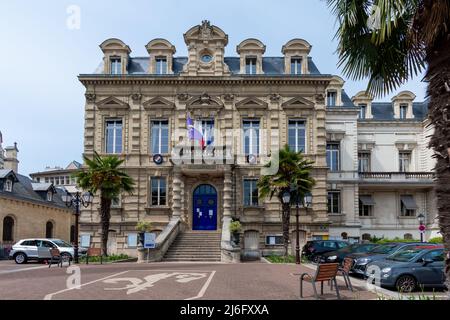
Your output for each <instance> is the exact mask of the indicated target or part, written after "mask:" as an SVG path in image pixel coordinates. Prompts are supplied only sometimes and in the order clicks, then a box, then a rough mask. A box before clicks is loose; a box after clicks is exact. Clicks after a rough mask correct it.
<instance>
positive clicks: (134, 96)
mask: <svg viewBox="0 0 450 320" xmlns="http://www.w3.org/2000/svg"><path fill="white" fill-rule="evenodd" d="M131 99H132V100H133V101H134V102H139V101H141V99H142V94H140V93H133V94H132V95H131Z"/></svg>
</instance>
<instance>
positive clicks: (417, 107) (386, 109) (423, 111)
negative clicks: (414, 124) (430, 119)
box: [359, 100, 428, 122]
mask: <svg viewBox="0 0 450 320" xmlns="http://www.w3.org/2000/svg"><path fill="white" fill-rule="evenodd" d="M413 114H414V118H413V119H394V105H393V104H392V103H391V102H372V116H373V118H372V119H359V121H362V122H365V121H374V120H375V121H393V120H395V121H414V120H415V121H423V120H425V118H426V117H427V114H428V100H425V101H423V102H413Z"/></svg>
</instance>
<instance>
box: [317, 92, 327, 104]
mask: <svg viewBox="0 0 450 320" xmlns="http://www.w3.org/2000/svg"><path fill="white" fill-rule="evenodd" d="M316 102H317V103H324V102H325V95H323V94H322V93H318V94H316Z"/></svg>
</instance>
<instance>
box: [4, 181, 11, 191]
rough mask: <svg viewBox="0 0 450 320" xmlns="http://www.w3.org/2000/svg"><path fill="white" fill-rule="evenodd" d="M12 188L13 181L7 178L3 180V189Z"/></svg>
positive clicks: (8, 189)
mask: <svg viewBox="0 0 450 320" xmlns="http://www.w3.org/2000/svg"><path fill="white" fill-rule="evenodd" d="M12 188H13V182H12V181H11V180H9V179H7V180H6V181H5V191H6V192H12Z"/></svg>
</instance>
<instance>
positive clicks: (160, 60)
mask: <svg viewBox="0 0 450 320" xmlns="http://www.w3.org/2000/svg"><path fill="white" fill-rule="evenodd" d="M155 62H156V74H167V58H166V57H156V59H155Z"/></svg>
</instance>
